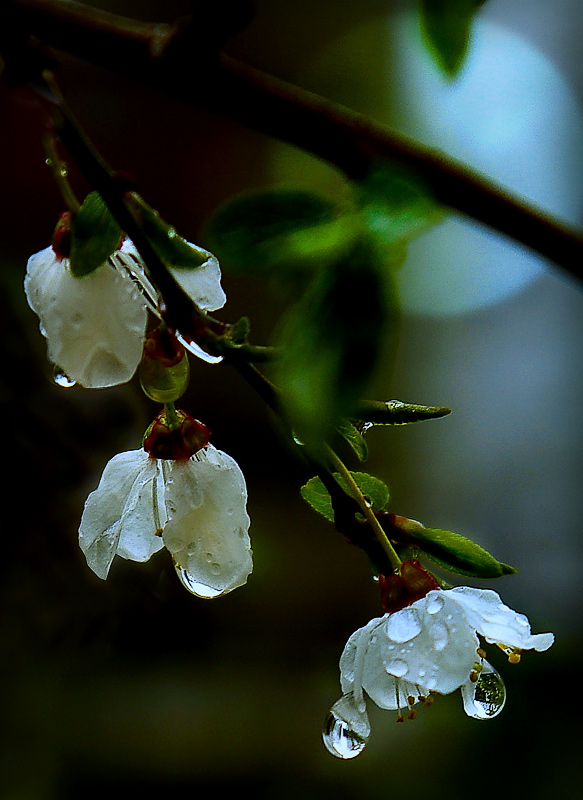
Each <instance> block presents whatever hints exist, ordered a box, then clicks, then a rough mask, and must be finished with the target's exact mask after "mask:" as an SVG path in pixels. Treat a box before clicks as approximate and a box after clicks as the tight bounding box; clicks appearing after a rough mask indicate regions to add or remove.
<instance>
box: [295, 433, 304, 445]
mask: <svg viewBox="0 0 583 800" xmlns="http://www.w3.org/2000/svg"><path fill="white" fill-rule="evenodd" d="M292 439H293V440H294V442H295V444H297V445H298V447H305V442H302V440H301V439H300V437H299V436H297V435H296V434H295V433H294V432H293V431H292Z"/></svg>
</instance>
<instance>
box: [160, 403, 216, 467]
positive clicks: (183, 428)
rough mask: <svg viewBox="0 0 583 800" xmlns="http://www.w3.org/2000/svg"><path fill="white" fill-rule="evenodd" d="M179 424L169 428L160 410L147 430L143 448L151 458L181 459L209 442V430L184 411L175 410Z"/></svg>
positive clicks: (186, 457)
mask: <svg viewBox="0 0 583 800" xmlns="http://www.w3.org/2000/svg"><path fill="white" fill-rule="evenodd" d="M176 415H177V417H178V418H179V420H180V425H179V426H177V427H175V428H171V427H170V426H169V425H168V423H167V422H166V415H165V412H164V411H162V412H160V414H158V416H157V417H156V419H155V420H154V422H153V423H152V425H151V426H150V428H149V429H148V431H147V434H146V437H145V439H144V450H145V451H146V453H148V454H149V455H151V456H152V458H162V459H168V460H171V461H183V460H185V459H188V458H190V456H192V455H194V454H195V453H197V452H198V451H199V450H202V448H203V447H206V446H207V444H208V443H209V438H210V434H211V432H210V430H209V428H208V427H207V426H206V425H204V424H203V423H202V422H199V421H198V420H197V419H194V417H191V416H190V415H189V414H185V413H184V411H177V412H176Z"/></svg>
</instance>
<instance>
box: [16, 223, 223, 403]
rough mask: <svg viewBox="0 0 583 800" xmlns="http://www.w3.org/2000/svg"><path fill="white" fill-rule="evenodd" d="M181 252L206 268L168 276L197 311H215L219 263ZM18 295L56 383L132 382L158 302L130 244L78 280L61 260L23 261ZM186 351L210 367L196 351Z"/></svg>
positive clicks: (45, 255) (39, 256)
mask: <svg viewBox="0 0 583 800" xmlns="http://www.w3.org/2000/svg"><path fill="white" fill-rule="evenodd" d="M185 245H186V246H188V247H190V248H191V249H193V251H194V252H196V254H197V256H198V257H199V259H204V258H206V260H205V261H204V263H202V264H201V266H199V267H197V268H195V269H186V268H185V269H180V268H170V271H171V273H172V274H173V275H174V277H175V278H176V280H177V281H178V283H180V285H181V286H182V288H183V289H184V291H185V292H186V293H187V294H188V295H189V297H190V298H191V300H193V302H194V303H196V304H197V305H198V307H199V308H200V309H202V310H203V311H216V310H217V309H219V308H222V306H223V305H224V304H225V301H226V296H225V293H224V291H223V288H222V286H221V270H220V267H219V262H218V261H217V259H216V258H215V256H213V255H212V253H209V252H208V251H207V250H203V249H202V248H199V247H197V246H196V245H194V244H190V243H186V242H185ZM55 246H56V247H57V250H59V247H58V245H55ZM24 289H25V293H26V298H27V300H28V304H29V305H30V307H31V308H32V310H33V311H34V312H35V313H36V314H37V315H38V317H39V320H40V330H41V332H42V334H43V335H44V336H45V337H46V339H47V349H48V353H47V354H48V358H49V360H50V361H52V362H53V363H54V364H56V365H58V367H59V372H58V375H59V379H58V381H57V382H58V383H60V384H61V385H72V384H73V383H78V384H80V385H81V386H84V387H86V388H89V389H101V388H105V387H108V386H116V385H117V384H120V383H125V382H126V381H129V380H130V379H131V377H132V376H133V374H134V373H135V371H136V369H137V367H138V364H139V363H140V359H141V357H142V349H143V344H144V337H145V333H146V323H147V318H148V316H147V308H150V309H151V310H153V311H156V309H157V305H158V298H157V294H156V291H155V289H154V288H153V286H152V285H151V283H150V281H149V280H148V278H147V276H146V272H145V269H144V264H143V262H142V260H141V258H140V255H139V253H138V251H137V250H136V248H135V246H134V244H133V243H132V242H131V241H130V240H129V239H127V238H126V239H125V240H124V241H123V243H122V244H121V245H120V247H119V249H118V250H116V251H115V252H114V253H113V254H112V255H111V256H110V257H109V259H108V260H107V261H106V262H105V263H104V264H103V265H102V266H101V267H99V268H98V269H96V270H94V271H93V272H91V273H90V274H88V275H83V276H81V277H76V276H75V275H73V273H72V272H71V269H70V263H69V259H68V258H67V257H66V256H65V255H63V254H62V253H60V254H57V253H56V252H55V249H53V247H47V248H45V249H44V250H41V252H39V253H35V254H34V255H33V256H31V257H30V258H29V260H28V264H27V268H26V276H25V279H24ZM189 349H190V350H191V351H192V352H194V353H195V354H196V355H199V356H200V357H201V358H205V360H212V358H211V357H208V356H207V354H205V352H204V351H203V350H202V349H200V348H196V345H193V346H191V347H189ZM215 360H220V358H219V359H215Z"/></svg>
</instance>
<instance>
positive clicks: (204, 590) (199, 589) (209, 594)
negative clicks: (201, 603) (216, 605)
mask: <svg viewBox="0 0 583 800" xmlns="http://www.w3.org/2000/svg"><path fill="white" fill-rule="evenodd" d="M176 574H177V575H178V577H179V579H180V583H181V584H182V585H183V586H184V588H185V589H188V591H189V592H190V593H191V594H194V595H196V597H201V598H203V599H204V600H212V599H213V598H214V597H220V596H221V595H222V594H225V591H224V590H223V589H215V588H214V587H213V586H207V585H206V584H204V583H201V582H200V581H197V580H195V579H194V578H193V577H192V575H191V574H190V573H189V572H187V570H185V569H184V568H183V567H179V566H178V565H177V566H176Z"/></svg>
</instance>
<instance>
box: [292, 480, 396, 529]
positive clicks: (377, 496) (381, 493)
mask: <svg viewBox="0 0 583 800" xmlns="http://www.w3.org/2000/svg"><path fill="white" fill-rule="evenodd" d="M350 474H351V475H352V478H353V480H354V482H355V483H356V485H357V486H358V488H359V489H360V491H361V492H362V494H363V495H364V496H365V498H366V499H367V500H368V502H369V503H370V504H371V506H372V509H373V511H377V512H384V511H386V510H387V508H388V505H389V500H390V495H389V489H388V486H387V485H386V484H385V483H383V481H381V480H380V478H376V477H375V476H374V475H370V474H369V473H368V472H352V471H351V472H350ZM334 477H335V478H336V480H337V481H338V483H339V484H340V485H341V486H342V488H343V489H345V490H346V491H348V486H347V484H346V481H345V480H344V479H343V477H342V476H341V475H340V474H339V473H335V475H334ZM300 494H301V496H302V497H303V499H304V500H305V501H306V503H308V504H309V505H310V506H312V508H313V509H314V511H317V512H318V514H321V515H322V516H323V517H325V518H326V519H327V520H329V521H330V522H334V509H333V508H332V500H331V499H330V495H329V494H328V491H327V490H326V489H325V487H324V484H323V483H322V481H321V480H320V478H318V477H317V476H316V477H314V478H310V480H309V481H308V482H307V483H305V484H304V485H303V486H302V488H301V489H300Z"/></svg>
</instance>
